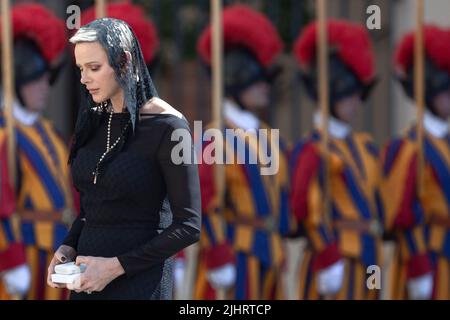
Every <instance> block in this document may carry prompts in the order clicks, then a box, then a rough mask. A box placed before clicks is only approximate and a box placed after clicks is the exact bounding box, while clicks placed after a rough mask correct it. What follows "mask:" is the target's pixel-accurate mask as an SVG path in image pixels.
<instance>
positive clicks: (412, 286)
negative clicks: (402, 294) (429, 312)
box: [408, 273, 433, 300]
mask: <svg viewBox="0 0 450 320" xmlns="http://www.w3.org/2000/svg"><path fill="white" fill-rule="evenodd" d="M408 294H409V298H410V299H412V300H428V299H431V296H432V294H433V275H432V274H431V273H427V274H425V275H423V276H419V277H415V278H412V279H410V280H409V281H408Z"/></svg>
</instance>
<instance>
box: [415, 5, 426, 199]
mask: <svg viewBox="0 0 450 320" xmlns="http://www.w3.org/2000/svg"><path fill="white" fill-rule="evenodd" d="M423 25H424V1H423V0H416V36H415V41H414V95H415V100H416V106H417V127H416V130H417V144H418V146H417V147H418V148H417V178H418V179H417V192H418V194H419V197H420V196H421V195H422V194H423V179H424V167H425V157H424V152H423V142H424V130H423V114H424V109H425V45H424V31H423Z"/></svg>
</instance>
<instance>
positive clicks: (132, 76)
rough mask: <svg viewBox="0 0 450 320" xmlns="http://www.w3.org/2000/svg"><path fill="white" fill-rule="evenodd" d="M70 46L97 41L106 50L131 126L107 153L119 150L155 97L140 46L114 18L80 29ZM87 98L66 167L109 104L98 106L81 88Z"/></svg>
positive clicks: (125, 27)
mask: <svg viewBox="0 0 450 320" xmlns="http://www.w3.org/2000/svg"><path fill="white" fill-rule="evenodd" d="M70 41H71V42H72V43H78V42H93V41H98V42H99V43H100V44H101V45H102V47H103V48H104V49H105V51H106V53H107V55H108V60H109V64H110V65H111V67H112V68H113V69H114V71H115V77H116V80H117V82H118V83H119V85H120V86H121V88H122V89H123V91H124V105H125V107H126V109H127V110H128V112H129V113H130V121H131V126H128V127H127V128H126V130H123V132H122V136H123V138H122V139H121V143H119V145H118V146H117V147H116V148H115V150H113V151H111V152H110V153H109V154H108V157H106V158H105V161H104V163H106V162H107V160H108V158H112V157H113V156H114V154H116V153H117V152H120V150H122V148H123V146H124V144H125V142H126V138H127V136H128V134H129V133H130V130H132V131H133V132H134V129H135V127H136V119H137V118H138V114H139V108H141V107H142V106H143V105H144V104H145V103H146V102H147V101H148V100H150V99H151V98H153V97H157V96H158V93H157V91H156V88H155V86H154V84H153V81H152V78H151V77H150V74H149V72H148V69H147V66H146V64H145V61H144V58H143V55H142V51H141V47H140V45H139V42H138V40H137V38H136V35H135V34H134V33H133V31H132V29H131V27H130V26H129V25H128V24H127V23H126V22H124V21H122V20H119V19H113V18H102V19H97V20H94V21H92V22H90V23H89V24H87V25H85V26H83V27H81V28H80V29H79V30H78V31H77V33H76V34H75V35H74V36H73V37H72V38H71V39H70ZM82 91H83V93H84V94H85V96H86V101H87V103H86V105H85V106H82V107H81V109H80V110H79V112H78V119H77V123H76V126H75V134H74V138H73V141H72V147H71V151H70V156H69V164H70V163H72V160H73V159H74V157H75V156H76V152H77V150H78V149H79V148H80V147H81V146H83V145H84V144H85V143H86V142H87V140H88V139H89V137H90V135H91V134H92V130H93V129H95V128H96V127H97V126H98V124H99V122H100V121H102V119H104V116H105V114H106V111H107V107H108V104H109V103H110V102H109V101H104V102H102V103H101V104H97V103H95V102H94V101H93V99H92V97H91V95H90V94H89V92H88V91H87V89H86V88H85V87H83V89H82Z"/></svg>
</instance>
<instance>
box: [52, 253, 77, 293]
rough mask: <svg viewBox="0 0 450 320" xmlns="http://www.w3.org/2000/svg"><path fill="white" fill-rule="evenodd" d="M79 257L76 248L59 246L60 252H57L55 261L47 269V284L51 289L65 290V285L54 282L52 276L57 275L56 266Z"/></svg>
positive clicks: (54, 257)
mask: <svg viewBox="0 0 450 320" xmlns="http://www.w3.org/2000/svg"><path fill="white" fill-rule="evenodd" d="M76 255H77V252H76V251H75V249H74V248H72V247H69V246H66V245H65V244H63V245H61V246H59V248H58V250H56V252H55V254H54V255H53V259H52V261H51V262H50V265H49V266H48V269H47V284H48V285H49V286H50V287H53V288H65V287H66V285H65V284H59V283H54V282H52V274H53V273H55V266H56V265H57V264H61V263H66V262H70V261H73V260H74V259H75V256H76Z"/></svg>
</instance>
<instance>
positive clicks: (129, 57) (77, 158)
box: [48, 18, 201, 299]
mask: <svg viewBox="0 0 450 320" xmlns="http://www.w3.org/2000/svg"><path fill="white" fill-rule="evenodd" d="M70 41H71V42H72V43H74V44H75V58H76V63H77V66H78V67H79V68H80V71H81V83H82V84H83V85H84V86H85V90H86V96H87V102H88V103H87V108H85V110H81V111H80V112H79V116H78V120H77V125H76V128H75V138H74V142H73V145H72V150H71V155H70V159H69V163H70V164H71V170H72V175H73V180H74V184H75V187H76V188H77V190H78V191H79V192H80V197H81V211H80V216H79V217H78V218H77V219H76V221H75V222H74V223H73V225H72V228H71V230H70V232H69V235H68V236H67V237H66V239H65V241H64V244H63V245H62V246H61V247H59V248H58V249H57V251H56V252H55V255H54V257H53V260H52V262H51V264H50V266H49V268H48V272H49V279H48V284H49V285H50V286H53V287H63V285H60V284H56V283H53V282H52V281H51V278H50V274H51V273H54V266H55V265H56V264H59V263H64V262H68V261H72V260H76V263H77V264H80V263H85V264H86V271H85V272H84V273H83V274H82V275H81V281H80V283H79V284H78V285H76V286H75V287H70V288H69V289H73V290H74V291H72V294H71V299H170V298H171V296H172V293H171V290H172V267H171V259H170V257H171V256H173V255H174V254H176V253H177V252H178V251H180V250H182V249H183V248H185V247H187V246H189V245H190V244H192V243H194V242H196V241H198V240H199V237H200V231H199V230H200V224H201V217H200V188H199V182H198V173H197V166H196V164H195V162H194V152H193V144H192V138H191V135H190V131H189V125H188V123H187V122H186V119H185V118H184V117H183V116H182V115H181V113H179V112H178V111H177V110H175V109H174V108H172V107H171V106H170V105H168V104H167V103H165V102H164V101H163V100H161V99H159V98H158V97H157V92H156V89H155V88H154V86H153V83H152V80H151V77H150V75H149V73H148V71H147V67H146V65H145V63H144V60H143V58H142V53H141V49H140V46H139V43H138V41H137V39H136V37H135V35H134V33H133V32H132V30H131V28H129V26H128V25H127V24H126V23H125V22H123V21H121V20H117V19H111V18H104V19H98V20H95V21H93V22H91V23H89V24H88V25H86V26H84V27H82V28H80V29H79V30H78V32H77V33H76V34H75V35H74V36H73V37H72V38H71V40H70ZM175 131H176V132H175ZM172 133H174V135H175V134H178V136H179V134H180V133H181V136H182V138H183V139H187V140H186V141H188V142H189V143H188V144H187V145H189V146H190V149H189V150H186V148H184V149H183V150H184V151H183V152H182V153H181V155H180V154H178V156H181V157H182V160H183V162H182V163H181V164H177V163H179V160H180V159H174V157H176V156H177V153H176V152H175V153H174V154H172V153H173V152H172V151H173V150H174V147H175V146H177V149H176V150H178V149H179V146H178V145H177V144H178V143H179V142H178V141H172V140H173V139H172ZM186 141H183V142H184V143H183V145H186Z"/></svg>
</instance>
